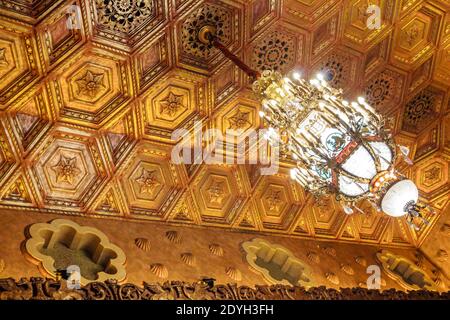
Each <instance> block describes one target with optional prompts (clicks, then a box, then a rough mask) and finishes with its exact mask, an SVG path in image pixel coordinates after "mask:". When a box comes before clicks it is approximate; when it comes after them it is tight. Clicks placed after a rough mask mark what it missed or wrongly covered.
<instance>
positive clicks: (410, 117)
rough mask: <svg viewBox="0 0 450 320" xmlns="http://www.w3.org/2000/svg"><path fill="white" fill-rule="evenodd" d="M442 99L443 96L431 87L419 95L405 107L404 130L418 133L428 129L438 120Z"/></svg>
mask: <svg viewBox="0 0 450 320" xmlns="http://www.w3.org/2000/svg"><path fill="white" fill-rule="evenodd" d="M442 99H443V94H442V93H441V92H440V91H437V90H433V88H430V87H429V88H427V89H425V90H422V91H420V92H419V93H417V94H416V95H415V96H414V97H412V99H410V100H409V101H408V103H407V104H406V106H405V113H404V115H403V124H402V129H403V130H405V131H409V132H412V133H418V132H419V131H420V130H422V129H423V128H425V127H427V126H428V125H429V124H430V123H431V122H433V121H434V120H435V119H436V115H437V114H438V113H439V111H440V107H441V104H442Z"/></svg>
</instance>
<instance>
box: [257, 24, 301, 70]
mask: <svg viewBox="0 0 450 320" xmlns="http://www.w3.org/2000/svg"><path fill="white" fill-rule="evenodd" d="M287 30H288V29H286V30H284V29H283V31H281V30H277V31H273V32H271V33H267V34H266V33H265V34H264V35H263V36H262V38H261V40H259V41H258V42H257V43H256V45H255V46H254V48H253V53H252V61H251V66H252V67H253V68H255V69H256V70H258V71H260V72H261V71H264V70H278V71H280V72H282V73H286V72H288V71H289V70H290V69H292V68H293V67H294V64H295V63H296V62H297V61H299V60H300V59H299V58H301V49H300V50H298V48H297V46H298V44H297V36H298V35H297V34H295V35H293V34H290V33H287ZM301 45H302V44H300V46H301ZM297 52H300V56H299V54H298V53H297Z"/></svg>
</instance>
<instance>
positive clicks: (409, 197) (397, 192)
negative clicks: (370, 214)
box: [381, 180, 419, 217]
mask: <svg viewBox="0 0 450 320" xmlns="http://www.w3.org/2000/svg"><path fill="white" fill-rule="evenodd" d="M418 199H419V191H418V190H417V187H416V185H415V184H414V182H412V181H411V180H402V181H399V182H397V183H395V184H394V185H393V186H392V187H390V188H389V190H388V191H387V192H386V194H385V195H384V197H383V200H382V201H381V209H382V210H383V212H385V213H386V214H387V215H390V216H392V217H401V216H403V215H405V214H407V212H405V210H404V209H405V206H406V204H407V203H408V202H410V201H414V202H417V200H418Z"/></svg>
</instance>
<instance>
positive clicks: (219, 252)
mask: <svg viewBox="0 0 450 320" xmlns="http://www.w3.org/2000/svg"><path fill="white" fill-rule="evenodd" d="M209 252H211V254H213V255H215V256H219V257H222V256H223V248H222V247H221V246H220V245H218V244H217V243H212V244H210V245H209Z"/></svg>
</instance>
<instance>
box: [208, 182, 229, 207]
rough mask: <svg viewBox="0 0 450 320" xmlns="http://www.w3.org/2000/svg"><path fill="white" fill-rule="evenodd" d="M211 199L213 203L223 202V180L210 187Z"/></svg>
mask: <svg viewBox="0 0 450 320" xmlns="http://www.w3.org/2000/svg"><path fill="white" fill-rule="evenodd" d="M208 194H209V199H210V201H211V202H212V203H217V204H219V205H220V204H221V203H222V201H223V198H224V194H225V192H224V188H223V182H214V183H213V184H212V185H211V187H210V188H209V189H208Z"/></svg>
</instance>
